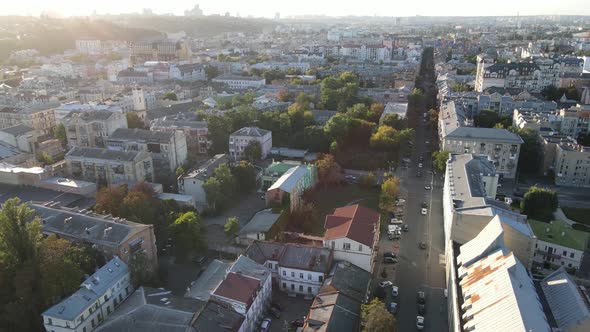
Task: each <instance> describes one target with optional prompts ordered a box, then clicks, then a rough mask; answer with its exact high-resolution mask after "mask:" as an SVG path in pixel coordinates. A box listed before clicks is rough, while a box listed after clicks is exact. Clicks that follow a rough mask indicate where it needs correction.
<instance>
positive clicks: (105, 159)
mask: <svg viewBox="0 0 590 332" xmlns="http://www.w3.org/2000/svg"><path fill="white" fill-rule="evenodd" d="M65 161H66V165H67V169H68V174H69V175H70V176H72V177H74V178H76V179H82V180H85V181H90V182H95V183H101V184H106V185H109V186H112V185H117V184H124V183H127V184H133V183H137V182H141V181H148V182H153V181H154V166H153V162H152V157H151V155H150V154H149V153H148V152H146V151H143V150H140V151H116V150H108V149H101V148H90V147H74V148H73V149H71V150H70V151H69V152H68V153H67V154H66V156H65Z"/></svg>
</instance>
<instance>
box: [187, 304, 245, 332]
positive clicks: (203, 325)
mask: <svg viewBox="0 0 590 332" xmlns="http://www.w3.org/2000/svg"><path fill="white" fill-rule="evenodd" d="M243 321H244V316H242V315H240V314H239V313H237V312H235V311H234V310H233V309H232V307H231V306H229V305H227V304H224V303H220V302H217V301H213V300H211V301H209V302H207V304H206V305H205V308H204V309H203V310H202V311H201V313H200V314H199V315H198V316H197V319H196V320H195V322H194V323H193V325H192V327H193V328H194V329H195V330H196V331H197V332H201V331H212V332H213V331H224V332H238V331H239V330H240V327H241V326H242V323H243Z"/></svg>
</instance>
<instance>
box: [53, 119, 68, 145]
mask: <svg viewBox="0 0 590 332" xmlns="http://www.w3.org/2000/svg"><path fill="white" fill-rule="evenodd" d="M52 134H53V138H56V139H58V140H59V141H60V143H61V145H64V146H65V145H66V144H67V143H68V138H67V136H66V127H65V126H64V124H63V123H60V124H58V125H57V126H55V127H53V130H52Z"/></svg>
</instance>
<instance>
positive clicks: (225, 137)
mask: <svg viewBox="0 0 590 332" xmlns="http://www.w3.org/2000/svg"><path fill="white" fill-rule="evenodd" d="M206 122H207V131H208V137H209V139H210V140H211V149H210V150H211V151H210V152H211V153H213V154H217V153H225V152H226V151H227V150H228V149H229V135H230V134H231V133H232V130H233V127H232V124H231V122H229V121H228V119H227V118H226V117H225V116H219V115H208V116H207V117H206Z"/></svg>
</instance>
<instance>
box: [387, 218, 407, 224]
mask: <svg viewBox="0 0 590 332" xmlns="http://www.w3.org/2000/svg"><path fill="white" fill-rule="evenodd" d="M389 223H390V224H394V225H400V224H403V223H404V221H403V220H401V219H397V218H391V220H390V221H389Z"/></svg>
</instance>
